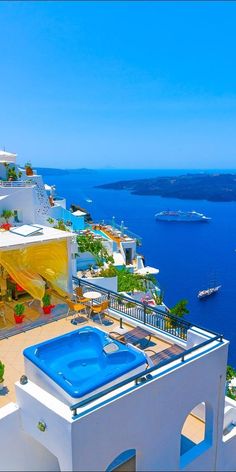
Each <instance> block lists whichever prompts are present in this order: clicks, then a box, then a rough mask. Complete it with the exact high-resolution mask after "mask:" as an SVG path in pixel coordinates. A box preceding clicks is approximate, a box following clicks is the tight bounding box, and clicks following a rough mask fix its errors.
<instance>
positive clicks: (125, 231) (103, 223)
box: [88, 220, 143, 242]
mask: <svg viewBox="0 0 236 472" xmlns="http://www.w3.org/2000/svg"><path fill="white" fill-rule="evenodd" d="M93 224H94V223H91V224H88V225H89V226H93ZM96 225H101V226H107V225H109V226H112V227H113V228H117V229H118V230H120V231H122V232H123V234H124V235H127V236H130V237H132V238H133V239H137V240H139V241H140V242H141V241H142V239H143V238H142V237H141V236H139V235H138V234H136V233H134V232H133V231H130V230H129V229H128V228H127V227H126V226H122V225H119V224H118V223H116V222H114V221H112V220H110V221H109V220H107V221H106V220H101V221H99V222H98V223H96Z"/></svg>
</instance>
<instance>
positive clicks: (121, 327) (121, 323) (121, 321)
mask: <svg viewBox="0 0 236 472" xmlns="http://www.w3.org/2000/svg"><path fill="white" fill-rule="evenodd" d="M120 329H123V320H122V318H120Z"/></svg>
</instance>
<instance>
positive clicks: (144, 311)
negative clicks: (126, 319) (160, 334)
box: [143, 305, 147, 324]
mask: <svg viewBox="0 0 236 472" xmlns="http://www.w3.org/2000/svg"><path fill="white" fill-rule="evenodd" d="M146 316H147V307H146V305H144V307H143V322H144V324H146Z"/></svg>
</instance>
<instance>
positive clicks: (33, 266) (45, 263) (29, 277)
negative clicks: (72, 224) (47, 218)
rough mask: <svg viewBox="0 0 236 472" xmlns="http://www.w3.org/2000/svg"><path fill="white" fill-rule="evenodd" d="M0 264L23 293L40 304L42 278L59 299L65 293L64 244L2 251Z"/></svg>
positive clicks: (66, 280)
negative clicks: (25, 292) (58, 294)
mask: <svg viewBox="0 0 236 472" xmlns="http://www.w3.org/2000/svg"><path fill="white" fill-rule="evenodd" d="M0 264H2V266H3V267H4V268H5V269H6V270H7V272H8V273H9V274H10V276H11V277H12V278H13V279H14V280H15V281H16V282H17V283H18V284H19V285H20V286H21V287H22V288H23V289H24V290H26V291H27V292H28V293H30V295H32V297H33V298H35V299H38V300H40V301H41V300H42V298H43V296H44V293H45V281H44V280H43V278H44V279H45V280H47V281H48V282H50V283H51V285H52V287H53V288H54V289H55V290H56V291H57V292H58V293H61V294H62V295H64V294H65V292H66V291H67V290H68V286H67V284H68V251H67V241H66V240H59V241H53V242H52V241H51V242H48V243H41V244H40V245H36V244H34V245H32V246H26V247H24V248H21V249H12V250H9V251H2V252H1V253H0ZM42 277H43V278H42Z"/></svg>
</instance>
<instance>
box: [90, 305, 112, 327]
mask: <svg viewBox="0 0 236 472" xmlns="http://www.w3.org/2000/svg"><path fill="white" fill-rule="evenodd" d="M108 308H109V301H108V300H105V301H104V302H102V303H100V304H99V305H93V306H92V307H91V312H90V316H93V315H98V317H99V320H100V323H101V324H102V318H101V315H102V314H103V313H104V312H105V310H107V309H108Z"/></svg>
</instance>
